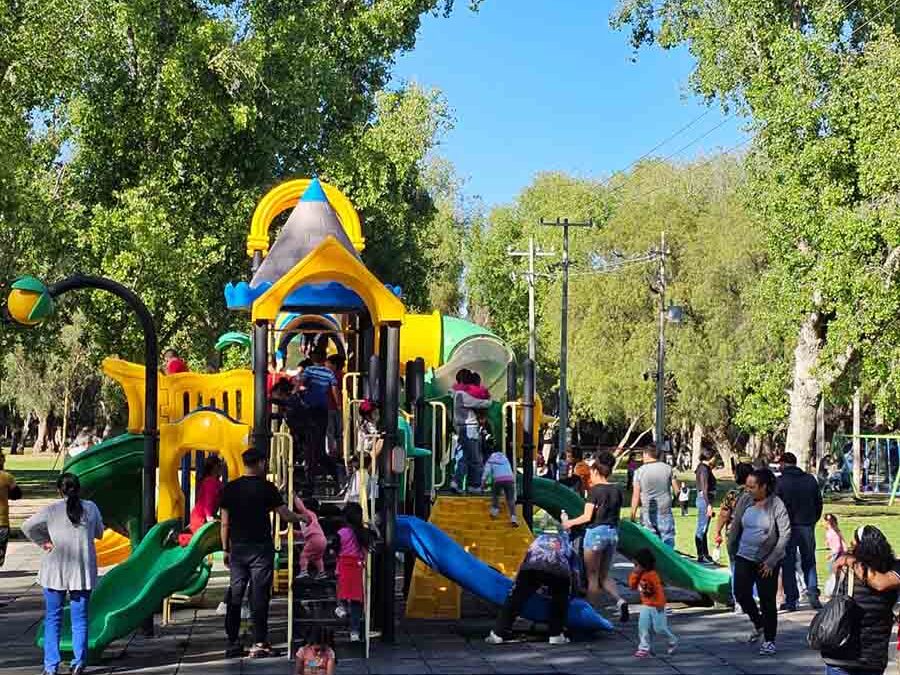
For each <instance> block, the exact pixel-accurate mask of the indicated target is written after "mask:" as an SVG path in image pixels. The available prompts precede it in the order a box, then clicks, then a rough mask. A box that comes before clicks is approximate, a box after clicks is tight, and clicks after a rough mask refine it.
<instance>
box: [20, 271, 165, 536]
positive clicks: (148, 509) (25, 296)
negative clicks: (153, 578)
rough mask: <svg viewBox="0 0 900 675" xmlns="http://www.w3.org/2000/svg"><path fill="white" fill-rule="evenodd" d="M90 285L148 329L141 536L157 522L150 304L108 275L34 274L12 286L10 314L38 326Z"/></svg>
mask: <svg viewBox="0 0 900 675" xmlns="http://www.w3.org/2000/svg"><path fill="white" fill-rule="evenodd" d="M82 288H88V289H93V290H100V291H106V292H108V293H112V294H113V295H115V296H117V297H119V298H121V299H122V300H124V301H125V303H126V304H127V305H128V306H129V307H130V308H131V310H132V311H133V312H134V313H135V314H136V315H137V318H138V321H139V322H140V324H141V329H142V330H143V332H144V370H145V376H144V430H143V435H144V467H143V501H142V504H141V507H142V511H143V514H142V516H143V519H142V528H141V538H143V537H144V536H146V534H147V532H149V531H150V529H151V528H152V527H153V526H154V525H155V524H156V467H157V465H158V463H159V462H158V446H159V426H158V423H157V390H158V388H157V373H158V368H159V343H158V340H157V337H156V325H155V324H154V322H153V316H152V315H151V314H150V310H149V309H147V305H145V304H144V303H143V301H142V300H141V299H140V298H139V297H138V296H137V295H135V294H134V292H132V291H131V290H130V289H128V288H126V287H125V286H123V285H122V284H120V283H118V282H116V281H113V280H112V279H107V278H105V277H95V276H88V275H85V274H74V275H72V276H70V277H67V278H65V279H63V280H62V281H58V282H57V283H55V284H51V285H50V286H45V285H44V284H43V283H42V282H41V281H40V280H39V279H36V278H35V277H31V276H25V277H20V278H19V279H17V280H16V281H15V282H13V284H12V286H11V289H12V290H11V291H10V294H9V297H8V298H7V303H6V309H7V315H8V316H9V317H10V318H11V319H12V320H13V321H15V322H16V323H18V324H21V325H23V326H34V325H37V324H38V323H40V322H41V321H43V320H45V319H46V318H48V317H49V316H50V314H52V313H53V309H54V302H53V300H54V299H55V298H58V297H59V296H60V295H62V294H63V293H66V292H68V291H72V290H79V289H82Z"/></svg>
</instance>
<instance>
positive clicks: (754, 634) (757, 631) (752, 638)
mask: <svg viewBox="0 0 900 675" xmlns="http://www.w3.org/2000/svg"><path fill="white" fill-rule="evenodd" d="M761 637H762V629H761V628H754V629H753V630H752V631H750V635H748V636H747V642H748V643H749V644H753V643H754V642H757V641H758V640H759V639H760V638H761Z"/></svg>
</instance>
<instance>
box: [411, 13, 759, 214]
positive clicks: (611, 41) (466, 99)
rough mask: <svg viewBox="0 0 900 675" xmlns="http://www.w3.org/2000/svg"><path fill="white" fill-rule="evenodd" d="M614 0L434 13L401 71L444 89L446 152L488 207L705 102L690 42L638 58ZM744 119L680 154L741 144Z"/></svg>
mask: <svg viewBox="0 0 900 675" xmlns="http://www.w3.org/2000/svg"><path fill="white" fill-rule="evenodd" d="M614 1H615V0H607V1H606V2H596V1H593V0H485V2H484V3H483V4H482V6H481V9H480V11H479V12H477V13H473V12H470V11H469V10H468V9H466V7H465V5H466V4H467V3H466V0H457V2H456V10H455V11H454V13H453V15H452V16H451V17H450V18H449V19H445V18H442V17H432V16H428V17H425V18H424V19H423V21H422V27H421V29H420V31H419V35H418V41H417V43H416V47H415V49H414V50H413V51H411V52H409V53H407V54H404V55H402V56H400V57H399V58H398V61H397V65H396V68H395V79H396V80H397V81H403V80H410V81H415V82H418V83H419V84H422V85H424V86H427V87H436V88H438V89H441V90H442V91H443V92H444V94H445V96H446V97H447V100H448V102H449V104H450V106H451V107H452V109H453V112H454V116H455V120H456V125H455V128H454V129H453V130H452V131H451V132H450V133H449V134H447V135H446V136H445V137H444V138H443V139H442V144H441V147H440V148H439V150H438V152H439V154H442V155H444V156H445V157H447V158H449V159H450V160H451V161H452V162H453V163H454V164H455V165H456V167H457V171H458V172H459V174H460V176H461V177H462V178H463V179H465V181H466V188H465V192H466V194H467V195H468V196H469V197H476V196H477V197H480V198H481V199H483V200H484V202H485V204H486V205H487V206H491V205H494V204H497V203H505V202H508V201H510V200H512V199H513V198H514V197H515V195H516V194H518V193H519V192H520V191H521V190H522V188H524V187H525V186H527V185H528V184H529V183H530V182H531V179H532V178H533V176H534V175H535V173H537V172H539V171H549V170H560V171H566V172H569V173H572V174H575V175H578V176H584V177H599V178H602V177H607V176H608V175H609V174H611V173H612V172H614V171H616V170H618V169H621V168H624V167H626V166H627V165H628V164H629V163H631V162H632V161H633V160H635V159H637V158H638V157H640V156H641V155H643V154H644V153H645V152H647V151H648V150H650V149H651V148H653V147H654V146H656V145H657V144H658V143H659V142H661V141H662V140H664V139H665V138H667V137H668V136H670V135H671V134H672V133H674V132H675V131H677V130H678V129H679V128H681V127H682V126H684V125H685V124H687V123H688V122H690V121H691V120H693V119H695V118H696V117H697V116H698V115H700V114H701V113H702V112H703V111H704V110H705V109H706V108H705V107H704V106H703V104H702V102H701V101H700V100H699V99H697V98H696V97H694V96H693V95H691V94H690V93H689V92H688V91H687V78H688V75H689V73H690V72H691V69H692V60H691V57H690V55H689V54H688V53H687V51H686V50H676V51H669V52H663V51H662V50H659V49H645V50H643V51H641V52H640V53H639V54H638V58H637V61H636V62H632V60H631V58H632V50H631V47H630V46H629V44H628V36H627V34H626V33H625V32H617V31H613V30H612V29H611V28H610V27H609V22H608V17H609V11H610V8H611V7H612V6H613V4H614ZM723 119H724V118H723V116H722V114H721V113H720V112H719V109H718V108H717V107H716V108H715V109H713V110H712V111H710V112H709V114H707V115H706V116H705V117H704V118H703V119H702V120H700V121H699V122H697V123H696V124H695V125H694V126H692V127H691V128H690V129H688V130H687V131H685V132H684V133H682V134H681V135H679V136H678V137H676V138H675V139H673V140H672V141H670V142H669V143H667V144H666V145H665V146H663V147H662V148H660V149H659V150H657V151H656V152H655V153H654V155H656V156H659V157H664V156H666V155H669V154H670V153H675V152H676V151H678V150H679V149H681V148H682V147H683V146H685V145H688V144H689V143H691V141H693V140H695V139H697V138H698V137H700V136H703V135H704V134H706V133H707V132H710V131H711V130H713V128H714V127H716V125H718V124H719V123H720V122H722V120H723ZM740 127H741V123H740V120H737V119H734V118H731V119H729V120H728V121H726V122H725V124H724V125H723V126H721V127H720V128H718V129H715V130H714V131H711V133H709V135H708V136H706V137H705V138H703V139H702V140H700V141H698V142H697V143H695V144H693V145H691V146H690V147H689V148H687V149H685V150H684V151H683V152H681V153H680V154H678V155H677V157H676V158H677V159H690V158H693V157H696V156H697V155H699V154H706V155H708V154H710V153H713V152H715V151H717V150H722V149H727V148H730V147H731V146H733V145H735V144H736V143H739V142H740V141H741V140H742V139H743V138H744V135H743V134H742V133H741V131H740Z"/></svg>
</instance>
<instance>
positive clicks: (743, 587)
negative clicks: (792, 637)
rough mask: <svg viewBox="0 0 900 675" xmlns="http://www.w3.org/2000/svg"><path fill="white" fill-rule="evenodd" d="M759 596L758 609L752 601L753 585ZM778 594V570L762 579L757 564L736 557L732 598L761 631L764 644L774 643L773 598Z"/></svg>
mask: <svg viewBox="0 0 900 675" xmlns="http://www.w3.org/2000/svg"><path fill="white" fill-rule="evenodd" d="M754 584H756V592H757V594H758V595H759V607H757V605H756V600H754V599H753V585H754ZM777 593H778V569H777V567H776V569H774V570H772V574H770V575H769V576H767V577H763V576H762V575H761V574H760V573H759V563H758V562H753V561H752V560H747V559H746V558H741V557H740V556H738V557H736V558H735V560H734V598H735V600H737V601H738V603H739V604H740V606H741V609H743V610H744V612H746V613H747V616H749V617H750V621H752V622H753V625H754V626H755V627H756V628H757V629H760V628H761V629H762V631H763V635H764V636H765V639H766V642H774V641H775V634H776V632H777V631H778V606H777V604H776V602H775V596H776V594H777Z"/></svg>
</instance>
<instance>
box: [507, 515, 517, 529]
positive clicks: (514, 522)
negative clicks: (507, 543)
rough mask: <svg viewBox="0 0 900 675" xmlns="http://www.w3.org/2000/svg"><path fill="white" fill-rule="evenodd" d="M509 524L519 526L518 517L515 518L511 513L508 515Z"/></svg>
mask: <svg viewBox="0 0 900 675" xmlns="http://www.w3.org/2000/svg"><path fill="white" fill-rule="evenodd" d="M509 524H510V525H512V526H513V527H518V526H519V519H518V518H516V517H515V515H512V516H510V517H509Z"/></svg>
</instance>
